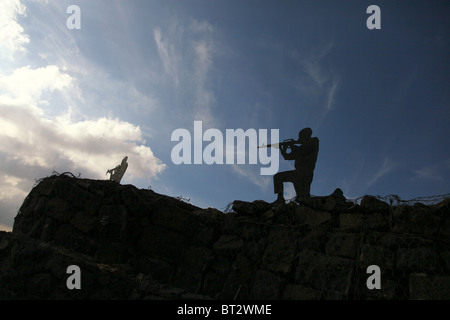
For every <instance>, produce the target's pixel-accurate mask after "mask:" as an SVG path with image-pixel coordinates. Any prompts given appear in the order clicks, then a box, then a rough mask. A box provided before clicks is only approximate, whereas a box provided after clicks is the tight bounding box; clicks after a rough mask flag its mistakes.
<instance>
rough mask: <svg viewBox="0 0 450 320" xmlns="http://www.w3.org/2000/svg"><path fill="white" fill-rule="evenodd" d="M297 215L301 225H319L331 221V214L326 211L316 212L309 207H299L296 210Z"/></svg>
mask: <svg viewBox="0 0 450 320" xmlns="http://www.w3.org/2000/svg"><path fill="white" fill-rule="evenodd" d="M295 214H296V216H297V219H298V221H299V222H300V223H304V224H309V225H313V226H314V225H318V224H323V223H328V222H330V221H331V219H332V217H331V213H329V212H324V211H315V210H313V209H311V208H308V207H303V206H299V207H297V208H296V209H295Z"/></svg>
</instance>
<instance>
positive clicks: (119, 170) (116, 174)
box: [106, 157, 128, 183]
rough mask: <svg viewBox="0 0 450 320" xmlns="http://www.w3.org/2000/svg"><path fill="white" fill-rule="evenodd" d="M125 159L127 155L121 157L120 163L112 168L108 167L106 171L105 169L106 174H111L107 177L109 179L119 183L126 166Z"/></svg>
mask: <svg viewBox="0 0 450 320" xmlns="http://www.w3.org/2000/svg"><path fill="white" fill-rule="evenodd" d="M127 160H128V157H125V158H123V159H122V163H121V164H119V165H117V166H116V167H115V168H113V169H109V170H108V171H106V174H108V173H110V174H111V176H110V177H109V180H111V181H115V182H118V183H120V180H122V177H123V175H124V174H125V171H126V170H127V168H128V163H127Z"/></svg>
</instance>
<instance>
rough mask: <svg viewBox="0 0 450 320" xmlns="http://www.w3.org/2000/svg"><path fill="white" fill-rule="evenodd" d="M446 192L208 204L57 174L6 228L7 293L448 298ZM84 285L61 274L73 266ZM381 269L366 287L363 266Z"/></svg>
mask: <svg viewBox="0 0 450 320" xmlns="http://www.w3.org/2000/svg"><path fill="white" fill-rule="evenodd" d="M449 211H450V199H446V200H444V201H443V202H441V203H439V204H437V205H433V206H426V205H422V204H415V205H413V206H409V205H399V206H395V207H392V206H390V205H388V204H387V203H385V202H382V201H379V200H377V199H376V198H374V197H371V196H366V197H364V198H363V200H362V201H361V203H360V204H359V205H358V204H356V205H355V204H354V203H351V202H349V201H347V200H346V199H345V197H344V196H343V194H342V192H341V191H340V190H339V189H337V190H336V191H335V192H334V193H333V194H331V195H330V196H326V197H313V198H311V199H305V200H303V201H302V203H300V204H298V203H296V202H290V203H288V204H278V205H273V204H270V203H267V202H265V201H261V200H257V201H253V202H245V201H234V202H233V205H232V212H230V213H224V212H221V211H219V210H216V209H212V208H208V209H201V208H198V207H196V206H194V205H191V204H189V203H186V202H184V201H180V200H178V199H176V198H172V197H169V196H165V195H161V194H158V193H156V192H154V191H152V190H143V189H137V188H136V187H134V186H132V185H120V184H118V183H115V182H113V181H104V180H90V179H79V178H74V177H70V176H68V175H64V174H63V175H59V176H58V175H54V176H51V177H47V178H44V179H42V180H41V181H40V182H39V183H38V184H37V185H36V186H35V187H34V188H33V190H32V191H31V192H30V194H29V195H28V196H27V198H26V199H25V200H24V203H23V205H22V206H21V208H20V210H19V213H18V214H17V216H16V218H15V222H14V227H13V231H12V232H11V233H8V232H0V298H1V299H186V300H187V299H237V300H242V299H346V300H348V299H357V300H360V299H390V300H393V299H450V246H449V244H450V215H449ZM70 265H77V266H79V267H80V270H81V289H80V290H77V289H73V290H69V289H68V288H67V286H66V280H67V278H68V276H69V274H67V267H68V266H70ZM370 265H377V266H379V267H380V270H381V289H373V290H370V289H368V288H367V285H366V281H367V279H368V277H369V276H370V274H368V273H367V267H368V266H370Z"/></svg>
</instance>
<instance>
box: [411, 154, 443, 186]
mask: <svg viewBox="0 0 450 320" xmlns="http://www.w3.org/2000/svg"><path fill="white" fill-rule="evenodd" d="M412 171H413V173H414V176H413V177H412V178H411V180H419V181H420V180H422V181H436V182H437V181H444V180H445V178H444V176H445V175H446V174H448V173H449V172H450V159H447V160H445V161H442V162H439V163H434V164H430V165H427V166H424V167H422V168H419V169H416V170H412Z"/></svg>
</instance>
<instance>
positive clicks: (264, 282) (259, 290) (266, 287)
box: [252, 270, 283, 300]
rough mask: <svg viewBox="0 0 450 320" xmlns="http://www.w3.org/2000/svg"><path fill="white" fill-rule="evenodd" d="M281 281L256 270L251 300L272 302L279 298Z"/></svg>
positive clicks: (269, 274) (267, 273) (271, 274)
mask: <svg viewBox="0 0 450 320" xmlns="http://www.w3.org/2000/svg"><path fill="white" fill-rule="evenodd" d="M282 283H283V281H282V279H281V278H280V277H278V276H276V275H274V274H273V273H271V272H269V271H266V270H258V271H256V273H255V279H254V282H253V291H252V292H253V299H258V300H267V299H270V300H274V299H277V298H278V297H279V296H280V290H281V286H282Z"/></svg>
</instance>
